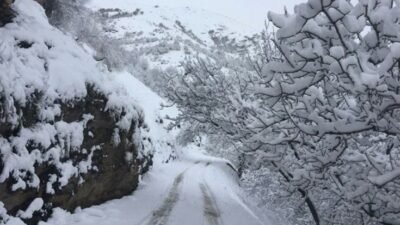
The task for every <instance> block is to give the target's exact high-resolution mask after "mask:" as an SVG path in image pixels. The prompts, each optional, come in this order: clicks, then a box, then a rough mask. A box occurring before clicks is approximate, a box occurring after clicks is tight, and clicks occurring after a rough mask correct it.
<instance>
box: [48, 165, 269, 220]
mask: <svg viewBox="0 0 400 225" xmlns="http://www.w3.org/2000/svg"><path fill="white" fill-rule="evenodd" d="M235 176H236V175H235V172H234V171H233V170H232V169H231V168H230V167H229V166H227V165H226V162H225V161H223V160H221V161H218V160H204V159H203V160H196V161H195V160H182V161H178V162H172V163H169V164H164V165H161V166H158V168H154V169H153V171H151V172H150V173H149V174H148V175H147V176H146V177H145V178H144V179H143V181H142V185H140V187H139V189H138V190H137V191H136V192H134V193H133V194H132V195H131V196H128V197H124V198H122V199H118V200H113V201H110V202H107V203H105V204H102V205H99V206H94V207H91V208H87V209H83V210H77V211H76V212H75V213H73V214H70V213H68V212H65V211H63V210H56V212H55V214H54V216H53V218H51V219H50V220H49V221H48V222H46V223H41V224H42V225H44V224H46V225H62V224H71V225H117V224H118V225H271V224H272V223H270V222H269V221H267V219H266V218H263V217H260V215H259V214H257V213H255V212H254V209H251V208H250V207H249V206H248V205H247V204H246V203H245V202H244V200H243V197H242V195H241V194H240V189H239V187H238V186H237V180H236V179H237V178H236V177H235Z"/></svg>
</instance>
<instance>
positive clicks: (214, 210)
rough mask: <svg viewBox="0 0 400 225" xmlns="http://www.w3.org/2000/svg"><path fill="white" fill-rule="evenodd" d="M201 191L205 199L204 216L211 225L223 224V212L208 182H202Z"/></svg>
mask: <svg viewBox="0 0 400 225" xmlns="http://www.w3.org/2000/svg"><path fill="white" fill-rule="evenodd" d="M200 189H201V193H202V194H203V201H204V216H205V217H206V219H207V220H208V223H209V224H210V225H221V224H222V223H220V220H221V212H220V210H219V209H218V206H217V203H216V201H215V198H214V196H213V194H212V192H211V190H210V187H209V186H208V185H207V184H206V183H202V184H200Z"/></svg>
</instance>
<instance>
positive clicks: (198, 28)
mask: <svg viewBox="0 0 400 225" xmlns="http://www.w3.org/2000/svg"><path fill="white" fill-rule="evenodd" d="M170 5H172V6H170ZM175 5H176V4H175ZM86 6H87V7H88V8H90V9H92V10H94V11H97V12H98V13H99V14H100V15H102V18H104V20H105V22H104V28H103V29H104V31H106V32H107V33H108V35H109V36H110V37H113V38H117V39H120V40H123V42H124V43H125V48H126V49H128V50H135V51H138V52H139V54H140V55H144V56H146V58H147V59H148V61H149V62H150V65H152V66H160V67H162V68H165V67H168V66H178V65H179V64H180V62H181V61H182V60H183V59H184V58H185V56H187V55H190V54H193V55H196V54H199V53H202V54H207V52H208V51H210V50H213V49H214V48H215V47H216V46H220V47H224V48H245V46H246V41H248V39H249V38H250V37H253V36H254V34H256V33H257V32H258V31H259V30H257V29H254V28H252V27H250V26H248V25H246V24H243V23H241V22H239V21H237V20H234V19H232V18H230V17H227V16H223V15H222V14H220V13H215V12H212V11H209V10H205V9H202V8H196V7H195V6H187V7H178V6H177V5H176V7H174V1H172V2H169V4H168V5H167V4H165V3H164V4H163V2H157V1H150V2H148V1H146V2H145V1H140V0H136V1H127V0H117V1H113V2H110V1H103V0H90V1H89V2H88V3H87V4H86Z"/></svg>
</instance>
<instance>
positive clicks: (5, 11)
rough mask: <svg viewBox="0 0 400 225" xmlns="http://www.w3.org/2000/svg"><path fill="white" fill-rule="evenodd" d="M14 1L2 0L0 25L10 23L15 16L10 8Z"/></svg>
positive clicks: (0, 1) (0, 2) (0, 4)
mask: <svg viewBox="0 0 400 225" xmlns="http://www.w3.org/2000/svg"><path fill="white" fill-rule="evenodd" d="M12 2H13V1H12V0H0V27H2V26H4V25H5V24H7V23H10V22H11V21H12V19H13V18H14V16H15V14H14V11H13V10H12V9H11V8H10V6H11V4H12Z"/></svg>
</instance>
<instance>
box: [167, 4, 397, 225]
mask: <svg viewBox="0 0 400 225" xmlns="http://www.w3.org/2000/svg"><path fill="white" fill-rule="evenodd" d="M268 18H269V19H270V20H271V21H272V23H273V24H274V25H275V26H276V27H278V28H279V29H278V31H277V32H276V35H275V36H274V38H271V39H266V40H264V45H263V48H262V49H260V50H259V54H255V55H256V56H254V57H251V60H243V58H242V59H240V58H235V57H234V56H232V55H228V54H225V55H222V56H221V53H216V54H215V57H213V58H212V59H202V58H200V57H199V58H197V59H194V60H191V61H189V62H188V63H186V71H185V74H184V75H183V76H177V77H173V78H170V79H169V86H170V87H171V88H170V89H169V90H168V94H167V95H168V96H169V98H170V99H171V100H172V101H173V102H175V103H177V104H178V105H179V106H180V107H181V108H182V109H183V113H182V115H181V117H180V119H181V120H183V121H191V122H196V123H200V124H205V126H204V127H205V128H204V129H205V130H206V131H208V132H211V131H212V132H219V133H221V134H224V135H226V136H228V137H230V138H231V140H234V141H235V142H236V143H239V144H240V146H241V147H242V149H243V150H244V151H245V152H246V153H247V154H252V155H256V156H258V162H260V163H262V164H263V165H265V166H269V167H271V168H275V170H276V171H278V172H279V173H280V174H281V175H282V176H283V177H284V180H285V181H286V183H287V184H289V186H290V188H291V189H292V190H293V191H296V192H300V193H301V194H302V196H303V197H304V198H305V200H306V203H307V205H308V207H309V209H310V210H311V213H312V215H313V218H314V221H315V222H316V224H346V223H347V224H348V220H347V221H346V219H345V217H343V216H338V215H343V213H347V215H350V216H349V218H350V217H351V218H352V221H353V222H352V223H354V220H357V222H359V223H363V222H362V221H364V222H365V221H372V222H380V223H383V224H400V221H399V220H398V218H399V217H400V204H399V202H400V172H399V168H400V142H399V134H400V123H399V122H400V120H399V115H400V111H399V110H400V63H399V60H400V5H399V2H397V1H392V0H359V1H357V2H355V3H353V1H347V0H335V1H333V0H309V1H308V2H307V3H303V4H300V5H298V6H296V7H295V10H294V14H289V13H287V12H286V13H285V14H283V15H280V14H276V13H269V15H268ZM264 37H268V36H264ZM271 42H273V47H271ZM265 43H267V44H265ZM246 59H247V58H246Z"/></svg>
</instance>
